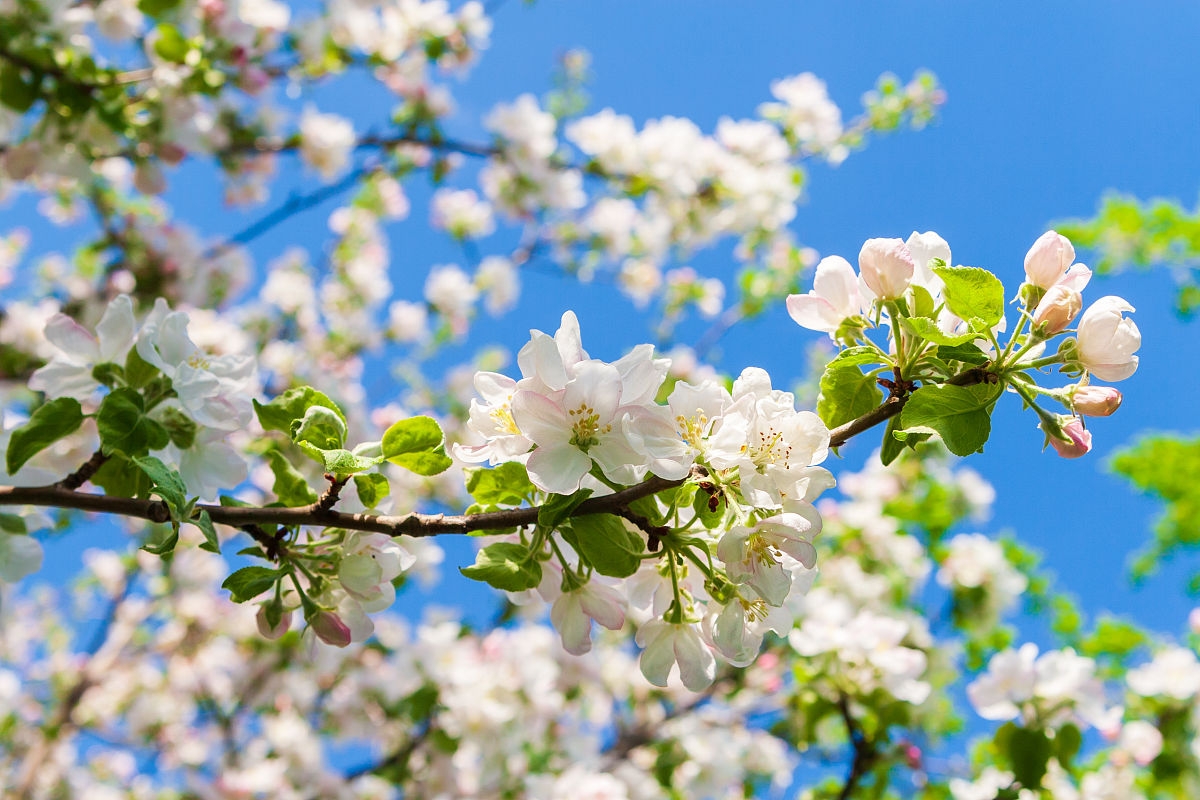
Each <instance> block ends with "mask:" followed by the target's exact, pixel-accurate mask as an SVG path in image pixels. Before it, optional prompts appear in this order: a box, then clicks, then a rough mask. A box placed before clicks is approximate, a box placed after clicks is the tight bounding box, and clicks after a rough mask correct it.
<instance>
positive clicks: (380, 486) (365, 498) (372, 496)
mask: <svg viewBox="0 0 1200 800" xmlns="http://www.w3.org/2000/svg"><path fill="white" fill-rule="evenodd" d="M354 488H355V489H356V490H357V491H358V499H359V500H361V501H362V504H363V505H364V506H366V507H367V508H374V507H375V506H377V505H379V501H380V500H382V499H383V498H385V497H387V496H388V493H389V492H390V491H391V487H390V486H388V479H387V476H386V475H380V474H379V473H378V472H367V473H364V474H362V475H355V476H354Z"/></svg>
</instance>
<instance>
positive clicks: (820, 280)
mask: <svg viewBox="0 0 1200 800" xmlns="http://www.w3.org/2000/svg"><path fill="white" fill-rule="evenodd" d="M813 292H815V293H816V295H817V296H818V297H823V298H825V299H826V300H827V301H829V304H830V305H831V306H833V308H834V310H835V311H836V312H837V313H838V315H839V316H840V317H841V318H842V319H844V318H846V317H852V316H854V315H856V314H861V313H862V297H861V296H860V294H859V291H858V275H857V274H856V273H855V272H854V267H852V266H850V262H849V261H847V260H846V259H844V258H842V257H841V256H828V257H827V258H823V259H821V263H819V264H817V271H816V273H815V274H814V275H813Z"/></svg>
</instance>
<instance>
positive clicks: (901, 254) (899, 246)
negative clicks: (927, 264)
mask: <svg viewBox="0 0 1200 800" xmlns="http://www.w3.org/2000/svg"><path fill="white" fill-rule="evenodd" d="M858 269H859V271H860V272H862V277H863V281H864V282H866V284H867V286H868V287H869V288H870V290H871V291H872V292H874V293H875V296H876V297H878V298H879V299H880V300H895V299H896V298H898V297H902V296H903V295H904V290H905V289H907V288H908V284H909V282H910V281H912V276H913V272H914V271H915V270H916V265H915V264H914V263H913V259H912V255H911V254H910V253H909V252H908V246H907V245H905V244H904V240H903V239H867V241H866V242H865V243H864V244H863V246H862V250H860V251H859V253H858Z"/></svg>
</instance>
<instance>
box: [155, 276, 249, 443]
mask: <svg viewBox="0 0 1200 800" xmlns="http://www.w3.org/2000/svg"><path fill="white" fill-rule="evenodd" d="M187 326H188V316H187V314H185V313H183V312H182V311H171V310H170V308H168V306H167V301H166V300H163V299H162V298H161V297H160V298H159V299H158V300H156V301H155V303H154V310H153V311H151V312H150V316H149V317H147V318H146V322H145V323H144V324H143V326H142V331H141V333H140V334H139V335H138V340H137V351H138V355H140V356H141V357H142V359H143V360H145V361H146V362H147V363H149V364H152V365H154V366H156V367H158V368H159V369H160V370H162V372H163V374H164V375H166V376H167V377H168V378H170V379H171V386H172V388H173V389H174V390H175V394H176V395H177V396H178V398H179V404H180V406H182V408H183V409H184V411H186V412H187V413H188V415H189V416H190V417H191V418H192V419H194V420H195V421H196V422H198V423H199V424H201V425H205V426H207V427H210V428H216V429H217V430H223V431H233V430H239V429H241V428H244V427H245V426H246V425H248V424H249V423H250V419H251V418H252V417H253V415H254V409H253V407H252V405H251V403H250V390H251V386H252V383H253V381H254V371H255V367H254V361H253V360H252V359H251V358H249V357H248V356H236V355H225V356H211V355H208V354H207V353H205V352H204V351H202V350H201V349H200V348H198V347H196V345H195V344H193V343H192V340H191V339H190V338H189V337H188V333H187Z"/></svg>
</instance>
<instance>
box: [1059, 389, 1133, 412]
mask: <svg viewBox="0 0 1200 800" xmlns="http://www.w3.org/2000/svg"><path fill="white" fill-rule="evenodd" d="M1120 407H1121V393H1120V392H1119V391H1118V390H1116V389H1114V388H1112V387H1111V386H1078V387H1076V389H1075V391H1074V392H1073V393H1072V394H1071V408H1072V410H1074V412H1075V413H1076V414H1083V415H1084V416H1085V417H1107V416H1109V415H1110V414H1112V413H1113V412H1114V411H1116V410H1117V409H1118V408H1120Z"/></svg>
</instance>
